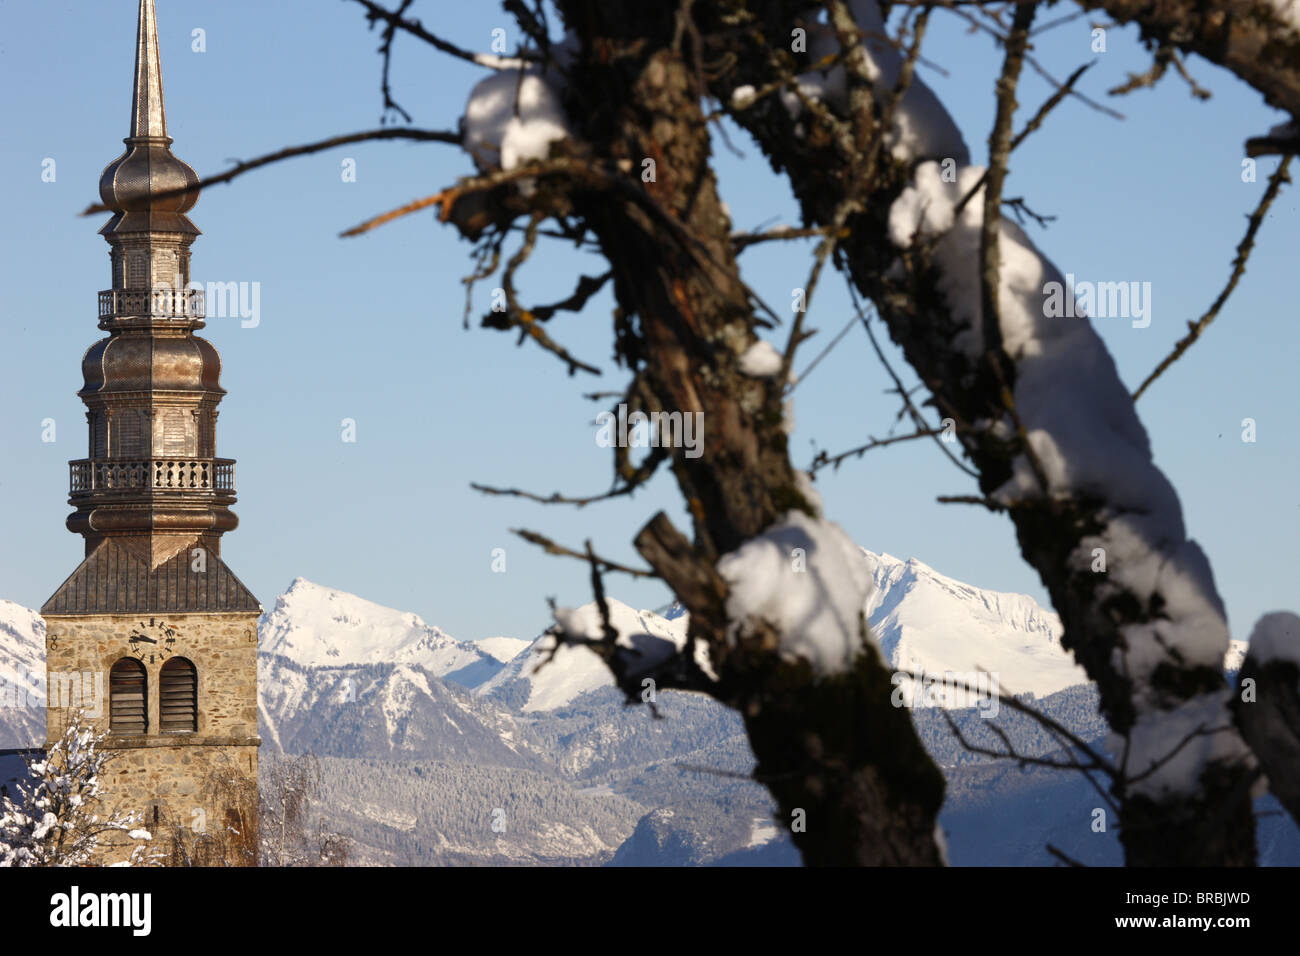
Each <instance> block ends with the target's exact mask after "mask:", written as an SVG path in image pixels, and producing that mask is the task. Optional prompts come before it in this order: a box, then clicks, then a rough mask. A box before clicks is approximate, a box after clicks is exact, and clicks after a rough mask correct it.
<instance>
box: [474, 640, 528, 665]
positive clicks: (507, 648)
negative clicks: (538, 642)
mask: <svg viewBox="0 0 1300 956" xmlns="http://www.w3.org/2000/svg"><path fill="white" fill-rule="evenodd" d="M532 643H533V642H532V641H526V640H524V639H523V638H522V637H484V638H481V639H480V640H477V641H475V642H474V646H475V647H477V648H478V649H479V650H482V651H487V652H488V653H489V654H491V655H492V656H493V657H495V658H496V659H497V660H499V661H501V663H503V664H505V663H508V662H510V661H512V660H514V659H515V658H516V657H518V656H519V655H520V654H522V653H523V652H524V651H525V650H527V649H528V648H529V647H530V646H531V645H532Z"/></svg>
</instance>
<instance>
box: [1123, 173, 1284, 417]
mask: <svg viewBox="0 0 1300 956" xmlns="http://www.w3.org/2000/svg"><path fill="white" fill-rule="evenodd" d="M1291 159H1292V154H1290V153H1288V154H1287V155H1285V156H1283V157H1282V162H1281V163H1279V164H1278V167H1277V169H1276V170H1275V171H1274V172H1273V175H1272V176H1270V177H1269V179H1268V188H1267V189H1266V190H1264V195H1263V197H1262V198H1261V199H1260V201H1259V205H1258V206H1256V207H1255V211H1254V212H1253V213H1251V214H1250V217H1249V224H1248V225H1247V227H1246V235H1245V236H1244V237H1243V238H1242V240H1241V242H1240V243H1239V244H1238V245H1237V255H1236V257H1235V258H1234V259H1233V260H1232V274H1231V275H1230V276H1229V277H1228V283H1227V285H1225V286H1224V287H1223V291H1222V292H1220V293H1219V295H1218V298H1216V299H1215V300H1214V303H1213V304H1212V305H1211V306H1210V308H1209V310H1208V311H1207V312H1206V313H1205V314H1204V315H1202V316H1201V317H1200V318H1199V319H1197V320H1196V321H1195V322H1188V323H1187V334H1186V335H1185V336H1183V338H1182V339H1180V340H1179V342H1178V344H1177V345H1175V346H1174V350H1173V351H1172V352H1170V353H1169V355H1167V356H1166V357H1165V358H1164V360H1163V361H1162V362H1161V363H1160V364H1159V365H1157V366H1156V367H1155V370H1154V371H1153V372H1152V373H1151V374H1150V375H1148V376H1147V377H1146V379H1145V381H1143V382H1142V384H1141V385H1139V386H1138V389H1137V391H1136V392H1134V393H1133V401H1135V402H1136V401H1137V400H1138V399H1139V398H1141V397H1142V393H1143V392H1145V391H1146V390H1147V388H1148V386H1150V385H1151V383H1152V382H1154V381H1155V380H1156V379H1157V378H1159V377H1160V375H1161V373H1162V372H1164V370H1165V369H1167V368H1169V366H1171V365H1173V364H1174V363H1175V362H1177V361H1178V359H1179V358H1181V357H1182V355H1183V353H1184V352H1186V351H1187V350H1188V349H1189V348H1191V347H1192V343H1193V342H1195V341H1196V340H1197V339H1199V338H1200V337H1201V333H1202V332H1204V331H1205V330H1206V329H1207V328H1209V325H1210V323H1211V322H1213V321H1214V320H1215V318H1216V317H1217V316H1218V314H1219V310H1220V309H1222V308H1223V305H1224V303H1225V302H1227V301H1228V297H1229V296H1230V295H1232V292H1233V290H1234V289H1235V288H1237V282H1238V281H1240V279H1241V277H1242V275H1244V274H1245V272H1246V260H1247V259H1249V258H1250V253H1251V250H1252V249H1253V248H1254V246H1255V235H1256V233H1258V232H1259V227H1260V226H1262V225H1263V224H1264V216H1265V214H1266V213H1267V212H1268V207H1269V206H1271V205H1272V204H1273V200H1274V199H1276V198H1277V195H1278V193H1279V192H1281V190H1282V184H1283V183H1289V182H1290V181H1291V178H1290V176H1288V175H1287V167H1288V166H1289V165H1290V164H1291Z"/></svg>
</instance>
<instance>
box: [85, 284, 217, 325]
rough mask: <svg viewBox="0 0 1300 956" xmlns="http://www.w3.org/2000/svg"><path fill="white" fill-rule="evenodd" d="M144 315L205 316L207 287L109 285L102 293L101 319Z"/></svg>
mask: <svg viewBox="0 0 1300 956" xmlns="http://www.w3.org/2000/svg"><path fill="white" fill-rule="evenodd" d="M129 316H142V317H145V316H147V317H151V318H163V319H176V320H185V321H188V320H191V319H201V318H203V290H202V289H182V290H180V291H174V290H172V289H139V290H134V291H131V290H126V289H108V290H107V291H104V292H101V293H99V317H100V319H115V318H119V317H129Z"/></svg>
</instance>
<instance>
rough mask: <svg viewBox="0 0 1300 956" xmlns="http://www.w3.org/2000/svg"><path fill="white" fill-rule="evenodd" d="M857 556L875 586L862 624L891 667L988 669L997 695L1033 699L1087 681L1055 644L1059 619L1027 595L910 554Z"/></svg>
mask: <svg viewBox="0 0 1300 956" xmlns="http://www.w3.org/2000/svg"><path fill="white" fill-rule="evenodd" d="M862 555H863V559H864V560H865V561H866V562H867V566H868V568H869V569H870V572H871V578H872V583H873V584H874V588H873V590H872V593H871V595H870V596H869V597H868V598H867V604H866V608H865V612H866V615H867V622H868V623H869V624H870V625H871V632H872V634H873V635H874V636H875V638H876V640H877V641H879V642H880V646H881V648H882V650H883V651H884V653H885V657H886V658H887V659H888V661H889V663H890V665H891V666H893V667H896V668H900V669H903V670H908V671H912V672H913V673H919V672H925V673H926V674H932V675H935V676H937V677H942V675H943V674H944V672H946V671H953V672H955V673H957V674H962V675H974V674H977V673H979V672H980V671H987V672H989V673H990V674H993V675H996V676H997V681H998V685H999V687H1000V689H1001V690H1002V691H1003V692H1004V693H1013V694H1023V693H1032V694H1034V695H1035V696H1036V697H1044V696H1046V695H1047V694H1051V693H1055V692H1056V691H1058V690H1063V689H1064V688H1066V687H1071V686H1073V685H1075V684H1086V683H1087V682H1088V676H1087V675H1086V674H1085V673H1084V671H1083V668H1081V667H1079V666H1078V665H1077V664H1075V663H1074V658H1073V657H1072V656H1071V655H1070V654H1069V653H1068V652H1067V651H1065V650H1064V649H1063V648H1062V647H1061V620H1060V618H1059V617H1057V615H1056V614H1055V613H1053V612H1051V611H1047V610H1044V609H1043V608H1042V607H1040V606H1039V604H1038V602H1037V601H1035V600H1034V599H1033V598H1031V597H1029V596H1028V595H1026V594H1011V593H1006V592H1003V591H985V590H983V589H981V588H976V587H971V586H970V585H969V584H963V583H962V582H961V581H957V580H955V579H953V578H950V577H947V576H946V575H943V574H940V573H939V572H938V571H936V570H934V568H932V567H930V566H929V565H927V564H923V563H921V562H920V561H918V560H916V558H912V559H910V560H908V561H903V560H901V559H899V558H895V557H893V556H892V555H889V554H876V553H875V552H873V551H868V550H866V549H865V548H863V549H862ZM968 681H970V679H969V678H968ZM970 682H973V681H970Z"/></svg>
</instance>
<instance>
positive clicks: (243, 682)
mask: <svg viewBox="0 0 1300 956" xmlns="http://www.w3.org/2000/svg"><path fill="white" fill-rule="evenodd" d="M153 617H154V618H155V619H156V620H163V621H165V622H166V623H167V624H168V625H169V626H171V627H173V628H175V629H176V632H177V639H176V643H175V646H174V648H173V653H172V654H170V655H168V657H167V658H166V659H167V660H170V659H171V658H173V657H184V658H186V659H187V660H189V661H191V662H192V663H193V664H194V668H195V671H196V673H197V676H198V731H197V732H196V733H165V734H164V733H160V732H159V731H158V727H159V706H158V678H159V670H160V669H161V667H162V664H163V663H164V660H163V659H162V658H161V657H160V656H159V655H158V653H157V651H151V652H150V651H147V652H146V653H145V657H144V659H143V661H142V663H143V664H144V666H145V673H146V675H147V678H148V685H147V687H148V693H147V700H148V730H147V732H146V733H145V734H142V735H132V736H121V735H118V736H114V735H110V736H109V738H108V739H107V740H106V741H105V744H104V746H105V748H106V749H109V750H113V751H116V752H117V754H118V755H117V756H116V757H115V758H114V760H113V761H112V762H111V763H110V765H109V767H108V772H107V773H106V774H105V776H104V778H103V779H102V780H101V789H102V794H103V795H102V796H101V801H102V804H101V806H102V812H101V815H107V813H110V812H113V811H114V810H118V809H129V810H137V811H139V812H140V813H141V814H142V815H143V817H144V827H145V828H146V829H151V828H152V829H153V830H159V829H160V827H159V823H162V824H167V823H168V822H169V821H170V822H171V823H176V822H179V823H181V824H183V825H185V826H189V827H192V828H193V829H194V830H195V831H201V830H203V829H204V828H209V829H210V828H213V827H223V826H225V825H227V823H228V820H229V817H228V815H229V812H230V810H231V809H232V807H231V806H229V804H230V803H231V802H232V800H233V797H232V796H231V794H230V793H229V792H223V791H229V790H230V789H231V788H229V787H226V788H221V787H216V788H214V787H213V786H212V785H211V776H210V775H211V773H212V772H213V771H220V772H233V773H235V774H237V775H238V776H239V777H241V778H243V780H245V781H247V782H249V783H251V785H252V786H253V787H254V788H255V787H256V782H257V749H258V746H259V744H260V741H259V740H258V738H257V614H256V613H248V612H241V613H226V614H167V615H154V616H153ZM45 622H46V673H47V694H48V697H47V700H48V708H47V728H48V730H47V733H48V735H49V738H50V739H51V740H56V739H58V737H59V736H60V734H61V733H62V732H63V729H64V728H65V727H66V725H67V724H66V722H67V720H68V716H69V714H70V713H71V712H72V710H73V709H75V708H77V707H80V708H81V709H82V710H84V711H85V714H86V718H87V722H88V723H90V724H92V725H94V726H96V727H97V728H101V729H103V730H108V729H109V699H108V698H109V692H108V686H109V670H110V668H112V666H113V664H114V663H115V662H116V661H118V660H119V659H121V658H123V657H135V658H136V659H137V660H139V659H140V658H139V657H138V656H137V655H135V654H133V653H132V649H131V647H130V645H129V644H128V639H129V637H130V635H131V632H132V630H133V629H134V628H135V627H136V626H137V625H139V624H141V623H145V624H147V623H148V622H149V616H148V615H145V616H144V617H143V619H142V617H141V615H138V614H137V615H68V616H58V615H47V616H46V618H45ZM151 653H152V655H153V656H152V659H151V658H150V655H151ZM161 829H166V827H165V826H163V827H161ZM156 836H157V834H156ZM120 856H121V854H120V853H114V852H111V851H110V852H107V853H106V854H105V857H104V862H113V861H114V859H115V858H120Z"/></svg>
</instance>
